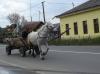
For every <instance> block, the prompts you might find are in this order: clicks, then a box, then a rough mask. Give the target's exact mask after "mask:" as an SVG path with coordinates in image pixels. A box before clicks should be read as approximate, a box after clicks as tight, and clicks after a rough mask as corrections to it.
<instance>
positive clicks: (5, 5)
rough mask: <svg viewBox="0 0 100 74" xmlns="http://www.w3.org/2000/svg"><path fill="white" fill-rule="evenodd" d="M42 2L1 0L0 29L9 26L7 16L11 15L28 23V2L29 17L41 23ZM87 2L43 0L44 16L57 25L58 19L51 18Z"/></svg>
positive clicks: (83, 0) (78, 0) (79, 0)
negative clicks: (24, 19)
mask: <svg viewBox="0 0 100 74" xmlns="http://www.w3.org/2000/svg"><path fill="white" fill-rule="evenodd" d="M43 1H44V0H2V1H0V27H6V26H7V25H9V24H10V22H9V21H8V19H7V16H8V15H9V14H11V13H18V14H19V15H20V16H24V17H25V18H26V19H27V20H28V21H30V2H31V16H32V20H33V21H39V20H41V21H43V15H42V4H41V2H43ZM86 1H88V0H45V3H44V6H45V16H46V21H49V22H52V23H59V19H58V18H55V19H53V20H52V18H53V17H54V16H56V15H59V14H61V13H63V12H65V11H68V10H70V9H72V8H73V4H72V3H74V6H77V5H80V4H82V3H84V2H86ZM39 15H40V16H39Z"/></svg>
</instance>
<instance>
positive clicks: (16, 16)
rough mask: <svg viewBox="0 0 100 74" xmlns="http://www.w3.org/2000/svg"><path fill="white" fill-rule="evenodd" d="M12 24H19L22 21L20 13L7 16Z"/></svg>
mask: <svg viewBox="0 0 100 74" xmlns="http://www.w3.org/2000/svg"><path fill="white" fill-rule="evenodd" d="M7 18H8V20H9V21H10V23H11V24H18V23H19V22H20V15H19V14H17V13H12V14H9V15H8V16H7Z"/></svg>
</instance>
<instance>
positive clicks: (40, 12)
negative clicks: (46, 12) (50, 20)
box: [39, 11, 41, 21]
mask: <svg viewBox="0 0 100 74" xmlns="http://www.w3.org/2000/svg"><path fill="white" fill-rule="evenodd" d="M40 15H41V12H40V11H39V21H40Z"/></svg>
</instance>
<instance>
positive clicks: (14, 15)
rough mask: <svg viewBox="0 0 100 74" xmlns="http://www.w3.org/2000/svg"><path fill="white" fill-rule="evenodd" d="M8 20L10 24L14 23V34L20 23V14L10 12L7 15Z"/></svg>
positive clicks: (17, 32) (17, 31) (17, 30)
mask: <svg viewBox="0 0 100 74" xmlns="http://www.w3.org/2000/svg"><path fill="white" fill-rule="evenodd" d="M7 18H8V20H9V21H10V23H11V24H12V25H16V28H15V29H14V34H16V35H18V34H19V24H20V15H19V14H17V13H12V14H9V15H8V16H7Z"/></svg>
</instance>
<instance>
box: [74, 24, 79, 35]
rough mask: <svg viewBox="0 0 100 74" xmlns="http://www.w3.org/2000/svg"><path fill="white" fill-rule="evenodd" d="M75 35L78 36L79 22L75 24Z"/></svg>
mask: <svg viewBox="0 0 100 74" xmlns="http://www.w3.org/2000/svg"><path fill="white" fill-rule="evenodd" d="M74 34H75V35H77V34H78V26H77V22H75V23H74Z"/></svg>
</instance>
